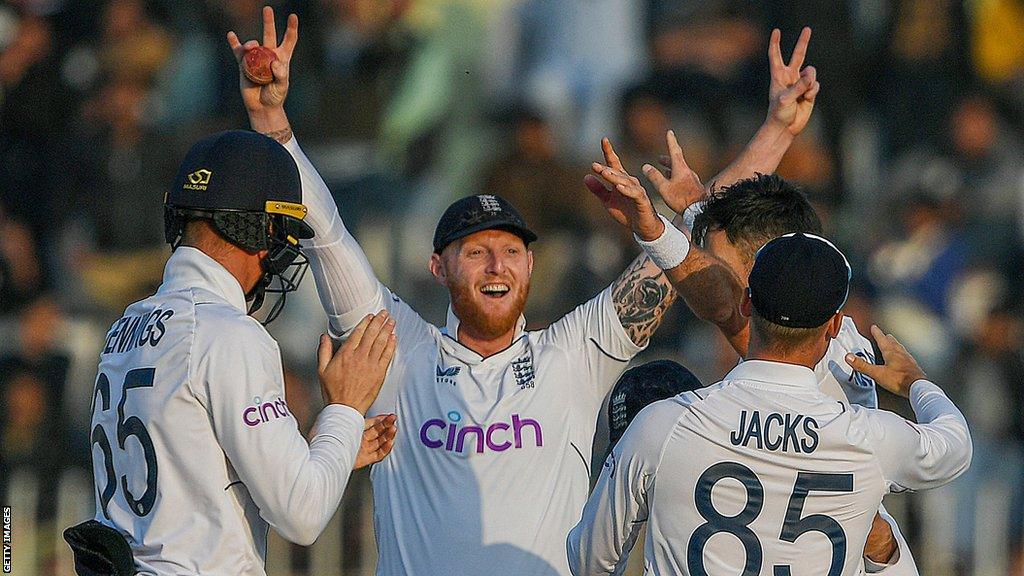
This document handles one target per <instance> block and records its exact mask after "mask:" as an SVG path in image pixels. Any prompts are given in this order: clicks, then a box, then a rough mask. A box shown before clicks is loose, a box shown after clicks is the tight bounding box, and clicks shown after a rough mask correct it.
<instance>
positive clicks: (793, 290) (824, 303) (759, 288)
mask: <svg viewBox="0 0 1024 576" xmlns="http://www.w3.org/2000/svg"><path fill="white" fill-rule="evenodd" d="M852 274H853V272H852V270H851V269H850V263H849V262H848V261H847V260H846V256H844V255H843V253H842V252H840V251H839V249H838V248H836V247H835V245H833V244H832V243H831V242H829V241H828V240H825V239H824V238H821V237H819V236H815V235H813V234H804V233H802V232H795V233H793V234H786V235H784V236H779V237H778V238H776V239H774V240H772V241H771V242H768V243H767V244H765V245H764V246H762V247H761V249H760V250H758V251H757V255H756V256H754V267H753V268H752V269H751V270H750V278H749V280H748V285H749V286H750V288H749V290H750V300H751V303H752V304H753V305H754V310H756V311H757V314H758V315H759V316H761V317H762V318H764V319H765V320H767V321H769V322H771V323H773V324H778V325H779V326H787V327H790V328H817V327H818V326H821V325H823V324H825V322H828V320H829V318H831V317H832V316H834V315H835V314H836V312H839V311H840V310H841V309H842V308H843V305H844V304H846V299H847V297H848V296H849V295H850V277H851V276H852Z"/></svg>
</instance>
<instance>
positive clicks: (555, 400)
mask: <svg viewBox="0 0 1024 576" xmlns="http://www.w3.org/2000/svg"><path fill="white" fill-rule="evenodd" d="M285 147H286V148H287V149H288V150H289V152H291V154H292V156H293V157H294V158H295V162H296V164H297V165H298V167H299V173H300V175H301V177H302V192H303V203H304V204H306V206H308V207H309V215H308V216H307V218H306V220H307V221H308V222H309V223H310V225H311V226H312V227H313V229H314V230H316V236H315V237H314V238H313V239H311V240H309V241H306V242H304V252H305V253H306V254H308V255H309V256H310V267H311V269H312V272H313V276H314V278H315V280H316V284H317V292H318V293H319V295H320V300H321V302H322V303H323V306H324V310H325V312H326V313H327V316H328V319H329V321H330V332H331V335H332V336H334V337H343V336H346V335H347V334H348V332H349V331H350V330H352V328H354V327H355V326H356V324H358V323H359V321H360V319H362V318H363V317H364V316H365V315H367V314H370V313H375V312H377V311H379V310H380V309H382V308H386V309H387V310H388V312H389V313H390V314H391V317H392V318H393V319H394V320H395V322H396V328H395V332H396V334H397V336H398V347H397V350H396V352H395V357H394V360H393V361H392V364H391V367H390V368H389V370H388V375H387V378H386V379H385V381H384V386H383V388H382V389H381V392H380V396H378V398H377V401H376V403H374V405H373V407H372V408H371V409H370V412H371V414H383V413H388V412H394V413H396V414H397V415H398V438H397V439H396V441H395V447H394V451H393V452H392V453H391V455H390V456H388V457H387V458H385V459H384V460H383V461H382V462H380V463H379V464H376V465H374V466H373V468H372V470H371V479H372V481H373V496H374V525H375V528H376V535H377V551H378V561H377V573H378V574H381V575H382V576H399V575H412V576H428V575H442V574H472V575H476V574H486V575H487V576H506V575H507V576H550V575H567V574H568V573H569V566H568V562H567V561H566V556H565V536H566V534H568V533H569V529H570V528H572V526H573V524H575V523H576V521H577V520H578V519H579V517H580V511H581V510H582V509H583V504H584V503H585V502H586V499H587V493H588V490H589V487H590V462H589V460H590V455H591V449H592V444H593V440H594V432H595V428H596V425H597V418H598V413H599V411H600V408H601V403H602V401H603V400H604V397H605V396H606V395H607V394H608V391H609V390H611V387H612V385H613V384H614V383H615V381H616V380H617V379H618V377H619V375H620V374H622V372H623V371H624V370H625V369H626V366H627V365H628V363H629V360H630V359H631V358H632V357H633V356H635V355H636V354H637V353H638V352H639V351H640V348H639V347H637V346H636V345H635V344H633V342H632V341H631V340H630V339H629V336H628V335H627V334H626V331H625V330H624V329H623V327H622V324H621V322H620V321H619V318H618V315H617V314H616V313H615V307H614V305H613V302H612V296H611V290H610V289H606V290H604V291H603V292H601V293H600V294H598V295H597V296H595V297H594V298H593V299H591V300H590V301H588V302H586V303H584V304H582V305H581V306H579V307H578V308H576V309H575V310H574V311H572V312H570V313H569V314H567V315H566V316H565V317H563V318H562V319H561V320H559V321H558V322H555V323H554V324H552V325H551V326H550V327H548V328H547V329H545V330H540V331H536V332H524V331H523V326H524V321H523V319H522V318H520V319H519V324H518V326H517V330H516V332H515V336H514V338H513V342H512V344H511V345H510V346H509V347H508V348H506V349H505V350H503V351H501V352H498V353H497V354H494V355H493V356H490V357H488V358H481V357H480V355H478V354H476V353H475V352H473V351H472V350H469V349H468V348H466V347H464V346H462V345H461V344H459V343H458V341H457V340H456V338H457V335H458V319H457V318H456V317H455V315H454V314H453V313H451V311H450V310H449V313H448V321H447V325H446V326H445V329H444V330H440V329H438V328H437V327H435V326H433V325H431V324H429V323H428V322H426V321H425V320H423V318H421V317H420V316H419V314H417V313H416V312H415V311H414V310H412V308H410V307H409V306H408V305H406V304H405V303H404V302H402V301H401V300H399V298H398V297H397V296H395V295H394V294H392V293H391V292H390V291H389V290H388V289H387V288H386V287H384V286H383V285H382V284H381V283H380V282H378V281H377V279H376V277H375V276H374V273H373V269H372V268H371V267H370V264H369V262H368V261H367V260H366V255H365V254H364V253H363V251H362V249H361V248H360V247H359V244H358V243H357V242H356V241H355V239H354V238H353V237H352V235H351V234H349V232H348V230H346V229H345V227H344V225H343V224H342V222H341V218H340V216H339V215H338V210H337V207H336V206H335V204H334V200H333V198H332V197H331V194H330V191H329V190H328V189H327V186H326V185H325V184H324V182H323V180H322V179H321V178H320V177H319V175H318V174H317V173H316V169H315V168H314V167H313V165H312V164H310V162H309V160H308V159H307V158H306V156H305V155H304V154H303V153H302V150H301V149H299V147H298V144H297V143H296V142H295V139H294V138H293V139H291V140H290V141H289V142H288V143H287V144H285Z"/></svg>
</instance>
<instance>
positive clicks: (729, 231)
mask: <svg viewBox="0 0 1024 576" xmlns="http://www.w3.org/2000/svg"><path fill="white" fill-rule="evenodd" d="M716 230H722V231H724V232H725V234H726V236H727V237H728V238H729V242H732V243H733V244H734V245H736V246H737V247H739V248H740V249H741V250H742V251H743V253H744V255H745V256H746V257H747V258H748V259H750V260H753V258H754V254H755V253H756V252H757V250H758V249H759V248H760V247H761V246H764V245H765V244H766V243H767V242H768V241H769V240H771V239H773V238H777V237H779V236H782V235H783V234H788V233H790V232H808V233H810V234H817V235H820V234H821V220H820V219H819V218H818V214H817V213H816V212H815V211H814V207H812V206H811V203H810V202H808V201H807V197H806V196H804V194H803V192H801V191H799V190H797V189H796V188H795V187H794V186H793V185H792V184H790V183H789V182H786V181H785V180H783V179H782V178H779V177H778V176H777V175H775V174H755V175H754V177H753V178H747V179H745V180H740V181H739V182H736V183H735V184H733V185H731V186H726V187H724V188H720V189H718V190H714V191H712V192H711V195H710V197H709V198H708V199H707V201H706V202H705V203H704V211H703V212H701V213H700V214H698V215H697V218H696V219H695V220H694V223H693V239H694V241H695V242H697V244H698V245H700V246H703V245H705V242H706V241H707V235H708V232H713V231H716Z"/></svg>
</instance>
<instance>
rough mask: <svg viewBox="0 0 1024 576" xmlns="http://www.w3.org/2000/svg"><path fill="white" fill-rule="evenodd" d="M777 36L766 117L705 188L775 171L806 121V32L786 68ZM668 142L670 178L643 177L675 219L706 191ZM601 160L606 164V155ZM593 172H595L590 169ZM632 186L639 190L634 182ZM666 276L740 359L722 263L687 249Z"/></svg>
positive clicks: (742, 328) (741, 321)
mask: <svg viewBox="0 0 1024 576" xmlns="http://www.w3.org/2000/svg"><path fill="white" fill-rule="evenodd" d="M780 37H781V34H780V32H779V31H778V30H775V31H773V32H772V36H771V41H770V42H769V45H768V62H769V69H770V71H771V87H770V89H769V94H768V101H769V108H768V116H767V118H766V119H765V122H764V124H762V126H761V128H760V129H759V130H758V132H757V134H755V135H754V138H753V139H752V140H751V141H750V142H749V143H748V144H747V146H746V147H745V148H744V149H743V151H742V152H741V153H740V155H739V156H738V157H737V158H736V159H735V160H734V161H733V162H732V163H731V164H729V166H728V167H726V168H725V170H723V171H722V172H721V173H719V174H718V175H717V176H715V178H714V179H712V181H711V185H710V186H709V188H711V187H714V188H721V187H725V186H730V185H732V184H734V183H736V182H737V181H739V180H742V179H744V178H750V177H752V176H754V174H756V173H765V174H767V173H771V172H774V171H775V169H776V168H777V167H778V165H779V162H780V161H781V160H782V157H783V156H784V155H785V153H786V151H787V150H788V149H789V146H790V144H791V143H792V142H793V138H794V137H796V135H798V134H799V133H800V132H801V131H803V129H804V127H805V126H806V125H807V122H808V120H809V119H810V115H811V112H812V110H813V108H814V100H815V98H816V97H817V94H818V91H819V90H820V89H821V85H820V84H819V83H818V82H817V72H816V70H815V69H814V67H812V66H807V67H806V68H803V69H801V67H802V66H803V62H804V57H805V55H806V53H807V45H808V43H809V41H810V37H811V30H810V28H804V30H803V32H802V33H801V34H800V39H799V40H798V41H797V44H796V47H795V48H794V49H793V55H792V58H791V59H790V62H789V64H786V63H785V62H784V61H783V59H782V51H781V48H780V45H779V44H780ZM667 142H668V151H669V157H668V158H669V160H668V166H669V168H670V173H669V175H668V176H667V177H666V176H665V175H663V174H662V173H661V172H659V171H658V170H657V169H656V168H655V167H653V166H651V165H650V164H647V165H644V167H643V172H644V175H645V176H646V177H647V178H648V179H649V180H650V181H651V183H652V184H654V185H655V187H656V188H657V190H658V193H659V194H660V195H661V197H662V199H664V200H665V203H666V204H668V206H669V207H670V208H672V210H674V211H675V212H677V213H678V214H683V213H684V212H685V211H686V210H687V208H689V207H690V206H692V205H694V204H696V203H698V202H700V201H701V200H703V199H704V198H706V196H707V194H708V192H709V188H705V187H704V186H703V185H701V183H700V179H699V178H698V177H697V175H696V174H695V173H694V172H693V171H692V170H691V169H690V167H689V166H688V165H687V164H686V160H685V159H684V158H683V151H682V148H681V147H680V146H679V142H678V141H677V140H676V136H675V134H674V133H673V132H672V131H669V133H668V135H667ZM608 146H609V148H610V145H608ZM605 156H606V160H609V158H608V154H607V153H606V155H605ZM609 166H610V167H611V168H612V169H618V168H620V166H621V165H620V166H615V165H614V164H612V163H611V162H609ZM601 168H604V167H601ZM596 170H598V168H597V167H596V166H595V171H596ZM622 172H623V173H624V171H622ZM602 177H603V174H602ZM634 180H635V179H634ZM624 184H626V185H629V184H628V183H624ZM635 185H636V186H639V181H636V182H635ZM590 187H591V190H593V189H594V187H593V186H590ZM676 222H677V227H680V228H683V229H686V226H685V225H681V224H682V221H680V220H677V221H676ZM665 273H666V277H667V280H668V281H669V282H670V283H671V284H672V286H673V287H674V288H675V290H677V291H678V292H679V294H680V295H682V297H683V300H684V301H685V302H686V304H687V306H689V307H690V309H691V310H692V311H693V312H694V314H695V315H696V316H697V317H698V318H701V319H702V320H705V321H707V322H710V323H712V324H714V325H715V326H717V327H718V328H719V330H721V332H722V333H723V334H724V335H725V337H726V338H727V339H728V340H729V343H730V344H731V345H732V347H733V348H734V349H735V350H736V351H737V352H739V354H740V355H741V356H742V355H745V354H746V352H747V344H748V342H749V339H750V327H749V325H748V322H747V319H746V318H744V317H743V316H742V315H741V314H740V313H739V302H740V296H741V295H742V290H743V285H744V282H743V280H742V279H740V278H737V277H736V275H735V274H734V273H733V272H732V271H731V270H730V269H729V267H728V266H726V265H725V264H724V263H723V262H721V261H720V260H718V259H717V258H715V257H714V256H713V255H711V254H710V253H708V252H707V251H705V250H703V249H701V248H699V247H696V246H691V247H690V251H689V253H688V254H687V257H686V259H685V260H684V261H683V262H682V263H681V264H680V265H678V266H676V267H674V268H671V269H668V270H666V271H665Z"/></svg>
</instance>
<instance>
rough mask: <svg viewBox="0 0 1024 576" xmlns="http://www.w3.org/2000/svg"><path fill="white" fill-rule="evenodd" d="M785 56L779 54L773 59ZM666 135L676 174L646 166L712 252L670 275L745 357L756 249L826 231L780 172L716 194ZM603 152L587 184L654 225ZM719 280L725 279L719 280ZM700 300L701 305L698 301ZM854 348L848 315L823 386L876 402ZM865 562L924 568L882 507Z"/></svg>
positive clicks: (636, 185)
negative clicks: (745, 296) (711, 267)
mask: <svg viewBox="0 0 1024 576" xmlns="http://www.w3.org/2000/svg"><path fill="white" fill-rule="evenodd" d="M779 58H780V57H778V56H776V57H773V58H772V60H773V61H775V60H778V59H779ZM667 141H668V150H669V157H670V160H669V161H668V164H669V166H670V169H671V172H670V175H669V176H668V177H666V176H665V175H663V174H661V172H659V171H658V170H656V169H655V168H654V167H652V166H650V165H645V166H644V168H643V170H644V173H645V175H646V176H647V178H648V179H649V180H650V181H651V182H652V183H654V184H655V186H656V187H657V189H658V192H659V194H660V195H661V196H662V198H663V199H664V200H665V201H666V203H667V204H668V206H669V207H670V208H672V209H673V210H675V211H677V212H679V213H680V214H681V215H683V217H682V218H681V220H682V221H683V222H684V230H685V229H686V227H685V224H686V223H692V224H691V225H692V226H693V234H692V236H693V241H694V246H690V248H689V250H690V251H691V252H694V251H706V252H707V253H708V254H710V255H711V258H702V259H695V260H693V262H694V263H695V264H694V265H693V266H691V265H689V264H688V263H687V262H685V261H684V263H683V265H681V266H679V267H678V268H675V269H668V270H667V272H666V275H667V277H668V278H669V280H670V281H672V283H673V285H674V286H675V288H676V289H677V290H678V292H679V293H680V294H681V295H682V297H683V300H684V301H685V302H686V303H687V304H688V305H690V308H691V309H693V311H694V313H695V314H696V315H697V316H698V317H700V318H703V319H705V320H708V321H710V322H712V323H714V324H715V325H717V326H718V328H719V329H720V330H721V332H722V333H723V334H724V335H725V336H726V338H727V339H728V340H729V343H730V344H731V345H732V346H733V347H734V348H735V349H736V351H737V352H738V353H739V354H740V356H741V357H745V356H746V354H747V345H748V340H749V337H750V323H749V319H748V318H746V317H744V316H743V315H742V314H741V313H740V311H739V303H740V300H741V296H742V293H743V291H744V290H745V288H746V283H745V281H743V282H741V281H740V278H743V279H746V278H747V277H748V276H749V275H750V270H751V268H752V266H753V261H754V254H755V253H756V251H757V249H758V248H760V247H761V246H763V245H764V244H765V243H767V242H768V241H769V240H771V239H772V238H775V237H777V236H781V235H782V234H786V233H789V232H809V233H813V234H820V233H821V222H820V220H819V219H818V215H817V214H816V213H815V211H814V208H813V207H812V206H811V204H810V203H809V202H808V201H807V199H806V198H805V197H804V195H803V194H802V193H800V192H799V191H798V190H796V189H795V188H794V187H793V186H791V185H790V184H788V183H787V182H785V181H784V180H782V179H780V178H778V177H777V176H774V175H761V174H758V175H756V176H755V177H753V178H748V179H745V180H740V181H739V182H736V183H734V184H732V185H729V186H725V187H722V188H719V189H717V190H715V191H714V192H712V193H711V194H710V195H709V194H708V191H707V190H706V189H705V188H704V187H703V186H702V185H701V184H700V179H699V178H698V177H697V175H696V174H694V173H693V171H692V170H690V169H689V167H688V166H687V165H686V161H685V159H684V157H683V153H682V149H681V148H680V146H679V143H678V142H677V141H676V139H675V136H674V135H673V134H672V133H671V132H670V133H669V134H668V135H667ZM604 150H605V161H606V163H607V164H600V163H595V164H594V166H593V169H594V171H595V175H592V176H590V178H589V179H588V181H587V185H588V186H589V187H590V189H591V191H593V192H594V193H595V194H596V195H597V196H598V197H599V198H600V199H601V200H602V202H604V204H605V206H606V208H607V209H609V212H610V213H611V215H612V216H613V217H614V218H615V219H616V220H618V221H619V222H620V223H621V224H623V225H626V226H631V224H630V219H629V217H627V214H629V215H637V216H639V215H644V216H646V217H647V218H648V219H650V220H649V222H648V227H651V226H653V225H654V221H653V219H654V218H656V217H657V215H655V214H654V213H653V209H651V210H646V207H647V206H649V205H650V200H649V198H648V197H647V193H646V191H645V190H644V188H643V186H642V185H641V184H640V182H639V180H638V179H636V178H634V177H632V176H630V175H629V174H628V173H627V172H626V171H625V170H624V169H623V167H622V164H621V162H619V159H618V157H617V156H616V154H615V151H614V149H613V148H612V145H611V143H610V142H607V141H605V143H604ZM613 186H614V188H613ZM629 202H636V203H637V204H636V206H638V207H639V208H640V210H639V211H637V209H636V208H633V209H631V210H632V211H627V210H626V209H625V207H626V206H628V203H629ZM677 221H678V219H677ZM663 230H664V232H662V234H666V235H669V233H671V234H681V232H679V231H678V230H676V229H675V228H671V227H665V228H664V229H663ZM680 241H682V240H680ZM712 261H713V262H716V264H715V266H721V267H725V268H727V269H728V270H729V271H730V272H731V273H729V274H720V273H716V274H707V273H704V272H702V271H701V270H700V269H699V266H702V265H704V264H706V263H707V262H712ZM693 278H704V279H705V281H703V282H701V283H700V284H695V283H694V282H693V280H692V279H693ZM722 280H725V282H721V281H722ZM715 283H719V284H718V285H717V286H716V285H714V284H715ZM704 291H717V292H721V293H722V294H726V295H728V297H727V298H724V299H723V298H717V299H712V298H707V297H703V298H700V297H699V296H698V294H699V293H702V292H704ZM694 302H697V303H699V304H701V305H700V306H697V305H694V304H693V303H694ZM847 354H854V355H855V356H859V357H861V358H865V359H867V360H868V361H870V362H873V361H874V359H875V358H874V353H873V349H872V347H871V343H870V342H869V341H868V340H867V339H866V338H864V337H863V336H861V334H860V333H859V332H858V331H857V327H856V325H854V323H853V320H852V319H851V318H848V317H844V319H843V323H842V326H841V329H840V331H839V334H838V335H837V336H836V338H833V339H832V340H831V342H830V343H829V347H828V350H827V351H826V354H825V357H824V358H823V359H822V361H821V362H820V363H819V364H818V365H817V366H816V367H815V369H814V370H815V374H816V375H817V377H818V382H819V386H820V387H821V389H822V391H824V392H825V393H826V394H829V395H831V396H832V397H833V398H835V399H836V400H838V401H840V402H843V403H846V404H856V405H859V406H864V407H866V408H877V406H878V398H877V395H876V394H875V384H874V382H873V381H872V380H871V378H870V377H868V376H865V375H864V374H860V373H857V372H855V371H854V370H852V369H851V368H850V367H849V366H848V365H847V363H846V362H844V361H843V358H845V357H846V355H847ZM864 562H865V570H866V571H868V572H871V573H875V572H883V571H884V573H885V574H886V576H917V574H918V571H917V566H916V564H915V563H914V559H913V557H912V555H911V553H910V549H909V547H908V545H907V543H906V539H905V538H904V536H903V535H902V533H901V532H900V530H899V527H898V526H897V525H896V521H895V520H894V519H893V518H892V517H891V516H890V515H889V514H888V513H887V512H886V511H885V509H884V508H882V509H881V510H879V516H878V517H876V519H875V522H874V528H873V529H872V531H871V535H870V537H869V538H868V545H867V547H866V548H865V550H864Z"/></svg>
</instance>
